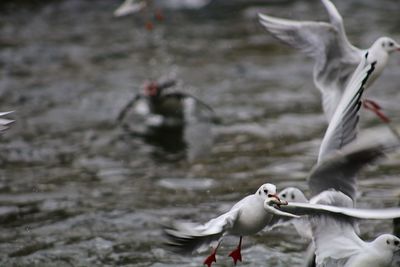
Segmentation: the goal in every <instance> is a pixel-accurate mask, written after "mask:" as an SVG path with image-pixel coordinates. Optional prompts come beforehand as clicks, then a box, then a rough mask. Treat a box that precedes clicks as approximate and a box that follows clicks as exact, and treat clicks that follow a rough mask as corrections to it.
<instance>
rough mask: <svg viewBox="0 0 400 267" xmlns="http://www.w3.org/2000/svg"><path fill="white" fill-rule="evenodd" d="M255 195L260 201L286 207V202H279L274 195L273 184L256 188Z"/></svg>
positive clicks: (274, 188)
mask: <svg viewBox="0 0 400 267" xmlns="http://www.w3.org/2000/svg"><path fill="white" fill-rule="evenodd" d="M256 195H257V196H259V197H260V198H261V199H262V200H264V201H266V202H267V203H271V204H273V205H277V206H278V207H279V205H287V202H286V201H281V199H280V198H279V196H278V195H277V194H276V186H275V185H273V184H263V185H262V186H260V188H258V190H257V192H256Z"/></svg>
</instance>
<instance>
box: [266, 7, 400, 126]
mask: <svg viewBox="0 0 400 267" xmlns="http://www.w3.org/2000/svg"><path fill="white" fill-rule="evenodd" d="M321 1H322V3H323V5H324V6H325V9H326V11H327V13H328V15H329V20H330V21H329V22H316V21H294V20H288V19H282V18H275V17H272V16H268V15H265V14H259V20H260V23H261V24H262V25H263V26H264V27H265V28H266V29H267V31H269V32H270V33H271V34H272V35H273V36H274V37H276V38H277V39H278V40H280V41H282V42H284V43H286V44H288V45H290V46H292V47H294V48H296V49H298V50H300V51H301V52H303V53H305V54H306V55H308V56H310V57H311V58H313V59H314V61H315V64H314V71H313V78H314V84H315V85H316V87H317V88H318V89H319V90H320V92H321V95H322V106H323V110H324V113H325V116H326V117H327V120H328V122H329V121H330V120H331V119H332V117H333V114H334V112H335V110H336V107H337V106H338V104H339V102H340V99H341V97H342V95H343V89H344V88H345V87H346V85H347V84H348V82H349V79H350V77H351V75H352V73H353V72H354V69H355V68H356V66H357V65H358V64H359V63H360V61H361V60H362V58H363V56H364V55H365V54H366V53H367V60H366V64H370V63H371V62H376V66H375V70H374V72H373V73H372V75H371V77H370V79H369V82H368V83H367V84H366V87H369V86H370V85H371V84H372V83H373V82H374V81H375V80H376V78H378V77H379V76H380V75H381V73H382V71H383V69H384V68H385V66H386V64H387V62H388V58H389V55H390V54H391V53H392V52H394V51H400V45H399V44H398V43H397V42H395V41H394V40H393V39H391V38H389V37H380V38H378V39H377V40H376V41H375V42H374V43H373V45H372V46H371V47H370V48H369V49H366V50H363V49H359V48H357V47H355V46H353V45H352V44H351V43H350V42H349V40H348V39H347V36H346V32H345V29H344V26H343V18H342V16H341V15H340V14H339V12H338V11H337V9H336V7H335V6H334V5H333V3H332V2H331V1H329V0H321ZM364 106H365V107H366V108H367V109H370V110H372V111H373V112H374V113H376V114H377V116H378V117H379V118H380V119H381V120H383V121H384V122H389V119H388V118H387V117H386V116H385V115H384V114H383V112H382V111H381V107H380V106H379V105H378V104H377V103H375V102H373V101H371V100H365V102H364Z"/></svg>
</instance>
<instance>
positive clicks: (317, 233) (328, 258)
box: [310, 191, 400, 267]
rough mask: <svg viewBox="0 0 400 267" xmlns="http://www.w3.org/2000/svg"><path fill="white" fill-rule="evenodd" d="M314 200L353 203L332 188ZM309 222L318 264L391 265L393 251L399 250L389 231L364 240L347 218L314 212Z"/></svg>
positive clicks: (351, 266)
mask: <svg viewBox="0 0 400 267" xmlns="http://www.w3.org/2000/svg"><path fill="white" fill-rule="evenodd" d="M316 203H317V204H323V205H328V206H342V207H348V208H350V207H352V206H353V201H352V200H351V198H349V197H348V196H346V195H344V194H342V193H339V192H335V191H331V192H326V194H325V195H324V197H323V198H320V199H319V200H318V201H317V202H316ZM310 223H311V227H312V233H313V241H314V244H315V247H316V251H315V255H316V264H317V266H327V267H335V266H337V267H342V266H344V267H364V266H369V267H390V266H392V265H391V264H392V261H393V256H394V253H395V252H397V251H400V239H399V238H397V237H396V236H394V235H391V234H383V235H380V236H378V237H377V238H376V239H375V240H373V241H372V242H364V241H363V240H362V239H361V238H360V237H359V236H358V235H357V233H356V232H357V227H356V225H355V224H354V221H353V220H351V219H348V218H343V217H339V216H332V215H327V214H316V215H313V216H310Z"/></svg>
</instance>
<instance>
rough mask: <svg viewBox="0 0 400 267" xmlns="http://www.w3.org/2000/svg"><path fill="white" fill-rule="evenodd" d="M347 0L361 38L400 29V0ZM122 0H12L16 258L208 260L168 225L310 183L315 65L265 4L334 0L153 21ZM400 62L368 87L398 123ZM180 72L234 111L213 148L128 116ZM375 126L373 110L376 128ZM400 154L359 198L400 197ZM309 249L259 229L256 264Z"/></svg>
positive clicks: (1, 182) (1, 245) (9, 171)
mask: <svg viewBox="0 0 400 267" xmlns="http://www.w3.org/2000/svg"><path fill="white" fill-rule="evenodd" d="M265 2H268V1H265ZM335 3H336V4H337V6H338V9H339V10H340V11H341V13H342V14H343V16H344V18H345V24H346V28H347V30H348V34H349V37H350V39H351V40H352V41H353V43H354V44H357V45H359V46H362V47H368V46H369V45H370V44H371V43H372V42H373V41H374V40H375V39H376V38H377V37H378V36H380V35H381V34H387V35H390V36H392V37H393V38H394V39H397V40H400V33H399V31H398V29H399V27H400V17H399V16H398V14H399V12H400V5H399V4H398V2H397V1H395V0H393V1H389V0H385V1H373V0H369V1H361V0H358V1H356V0H355V1H344V0H340V1H339V0H338V1H335ZM118 4H119V1H108V0H96V1H83V0H82V1H78V0H70V1H66V0H65V1H49V2H44V3H40V4H38V3H36V4H34V5H27V4H26V3H24V2H23V1H18V2H17V3H16V4H12V3H11V2H7V3H4V4H2V5H1V9H0V12H1V16H0V66H1V68H0V75H1V79H0V95H1V101H0V104H1V110H3V111H4V110H10V109H11V110H16V113H15V115H14V116H13V118H15V119H16V120H17V123H16V124H15V125H13V127H12V129H11V130H10V131H8V132H7V133H5V134H4V135H2V136H1V140H0V142H1V143H0V145H1V151H0V160H1V161H0V162H1V164H2V165H1V166H2V168H1V170H0V224H1V227H0V256H1V257H0V258H1V260H0V265H1V266H117V265H118V266H153V267H156V266H157V267H158V266H200V265H201V263H202V260H203V258H204V256H205V255H204V254H202V255H199V254H196V255H194V256H193V257H183V256H179V255H175V254H171V253H170V252H168V251H166V250H164V249H163V247H162V246H161V243H162V237H161V235H160V234H161V228H160V224H161V223H163V222H166V221H168V220H169V219H171V218H176V219H187V220H193V221H206V220H208V219H209V218H211V217H213V216H215V215H218V214H219V213H221V212H223V211H226V210H227V209H229V207H230V206H231V205H232V204H233V203H234V202H236V201H237V200H239V199H240V198H242V197H243V196H245V195H247V194H250V193H253V192H254V191H255V190H256V189H257V188H258V186H259V185H260V184H262V183H265V182H272V183H275V184H277V186H278V188H283V187H285V186H287V185H297V186H299V187H301V188H304V189H306V188H307V185H306V183H305V178H306V176H307V173H308V171H309V170H310V168H311V166H312V165H313V164H314V162H315V159H316V155H317V150H318V147H319V143H320V141H321V138H322V135H323V132H324V129H325V127H326V125H325V122H324V118H323V115H322V113H321V107H320V98H319V95H318V92H317V90H316V89H315V88H314V85H313V83H312V80H311V77H312V76H311V71H312V61H310V60H308V59H306V58H305V57H303V56H302V55H299V54H297V53H296V52H295V51H293V50H291V49H289V48H287V47H285V46H281V45H280V44H279V43H278V42H277V41H276V40H274V39H273V38H272V37H270V36H269V35H268V34H266V33H265V31H264V29H262V27H261V26H260V25H259V24H258V23H257V19H256V14H257V12H267V13H268V14H273V15H276V16H283V17H291V18H299V19H316V18H319V19H326V15H325V13H323V9H322V7H321V4H320V3H319V1H273V4H271V5H268V4H266V5H262V6H260V5H258V6H257V5H255V4H253V5H250V4H249V5H243V4H240V5H236V6H235V5H228V6H223V5H219V6H218V5H214V6H210V7H209V8H206V9H203V10H199V11H166V13H165V14H164V15H165V21H163V22H158V21H155V28H154V30H153V31H151V32H149V31H147V30H146V29H145V27H144V25H145V23H146V20H147V17H146V16H139V17H125V18H121V19H115V18H113V17H112V11H113V9H114V8H115V7H116V6H118ZM399 62H400V55H393V58H392V59H391V60H390V63H389V66H388V68H387V69H386V70H385V72H384V74H383V77H381V78H380V79H379V81H377V82H376V84H375V85H374V86H373V87H374V88H375V90H371V91H370V92H368V95H369V96H370V97H373V98H374V99H376V100H377V101H379V102H380V103H383V105H384V106H385V107H387V113H388V114H389V115H390V116H392V118H393V120H394V121H395V122H397V123H399V122H400V116H399V115H398V114H399V112H400V105H399V104H398V103H399V101H400V92H399V86H398V79H399V78H398V73H399V72H400V66H399ZM171 75H172V76H175V77H177V78H178V79H179V88H180V89H181V90H184V91H187V92H190V93H191V94H193V95H196V96H197V97H198V98H200V99H202V100H203V101H205V102H206V103H208V104H209V105H210V106H212V107H214V109H215V111H216V113H217V114H218V116H219V117H220V122H219V123H217V124H216V125H214V126H213V128H212V132H213V139H214V143H213V145H212V147H211V150H210V151H209V154H208V155H207V156H203V157H190V155H191V150H192V149H193V148H192V147H191V146H189V147H187V151H183V152H182V151H180V152H176V151H173V152H171V151H168V150H165V149H164V148H162V147H160V146H159V145H157V143H154V142H149V140H144V139H141V138H136V137H134V136H131V135H130V134H128V133H126V132H125V131H124V130H123V129H121V127H119V126H118V125H117V124H116V122H115V119H116V117H117V115H118V112H119V110H120V109H121V107H122V106H123V105H124V104H125V103H126V101H127V99H128V98H130V97H132V95H134V94H135V93H136V92H138V90H139V87H140V85H141V84H142V83H143V81H144V80H146V79H158V78H159V77H166V76H171ZM375 124H378V122H377V120H376V119H375V118H374V117H373V116H371V115H369V114H365V113H364V116H363V121H362V125H363V127H367V126H371V125H375ZM199 140H200V141H202V140H201V138H200V139H199ZM150 141H151V140H150ZM182 147H185V146H182ZM399 162H400V159H399V157H398V156H397V157H394V158H391V159H390V160H389V161H384V162H382V163H381V164H379V165H378V166H377V167H371V168H369V169H368V170H367V171H364V172H363V173H362V175H360V182H359V187H360V196H359V199H358V204H359V206H362V207H383V206H393V205H397V202H398V197H399V193H400V191H399V179H398V174H399V173H400V167H399ZM378 224H379V227H378ZM391 231H392V226H391V222H390V221H386V222H383V223H382V224H381V222H374V221H367V222H363V223H362V227H361V232H362V236H363V237H364V238H367V239H368V238H373V237H374V236H376V235H377V234H380V233H382V232H391ZM236 242H237V240H236V239H235V238H227V239H226V240H225V242H224V243H223V246H222V248H221V250H220V253H219V256H218V258H217V261H218V262H217V264H216V266H232V263H231V261H230V259H229V258H228V257H225V256H224V255H227V254H228V252H229V251H230V250H231V249H232V248H233V247H234V246H236ZM306 247H307V241H306V240H302V239H300V238H298V237H297V235H296V233H295V231H294V229H292V228H289V229H278V230H276V231H274V232H272V233H262V234H259V235H257V236H254V237H247V238H245V239H244V250H243V258H244V262H243V263H241V264H240V266H298V265H300V263H301V262H302V258H303V252H304V250H305V248H306Z"/></svg>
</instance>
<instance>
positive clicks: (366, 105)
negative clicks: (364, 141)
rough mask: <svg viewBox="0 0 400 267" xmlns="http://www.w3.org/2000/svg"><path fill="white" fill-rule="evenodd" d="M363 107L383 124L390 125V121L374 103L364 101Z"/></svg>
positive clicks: (367, 100)
mask: <svg viewBox="0 0 400 267" xmlns="http://www.w3.org/2000/svg"><path fill="white" fill-rule="evenodd" d="M363 106H364V108H366V109H369V110H371V111H372V112H374V113H375V114H376V116H378V118H379V119H381V120H382V121H383V122H384V123H390V119H389V118H388V117H387V116H386V115H385V114H384V113H383V111H382V108H381V106H379V105H378V103H376V102H375V101H372V100H369V99H364V100H363Z"/></svg>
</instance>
